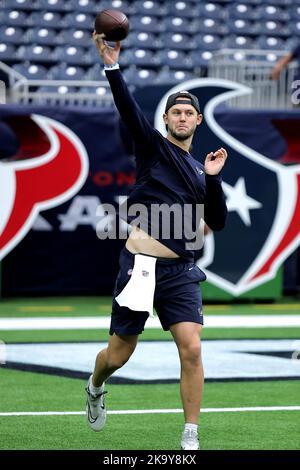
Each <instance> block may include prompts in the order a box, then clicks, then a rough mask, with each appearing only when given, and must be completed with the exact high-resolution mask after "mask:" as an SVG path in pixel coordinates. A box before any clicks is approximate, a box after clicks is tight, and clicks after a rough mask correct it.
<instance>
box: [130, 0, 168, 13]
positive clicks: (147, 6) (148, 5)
mask: <svg viewBox="0 0 300 470" xmlns="http://www.w3.org/2000/svg"><path fill="white" fill-rule="evenodd" d="M135 6H136V13H137V14H138V15H146V16H166V15H167V12H168V10H167V8H166V7H165V6H164V4H161V3H159V2H157V1H154V2H153V1H152V0H144V1H138V2H135Z"/></svg>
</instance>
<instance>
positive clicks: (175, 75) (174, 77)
mask: <svg viewBox="0 0 300 470" xmlns="http://www.w3.org/2000/svg"><path fill="white" fill-rule="evenodd" d="M192 78H195V76H194V75H193V74H192V73H191V72H188V71H187V70H170V69H168V68H167V67H165V68H163V69H162V70H161V71H160V72H159V73H158V74H157V77H156V80H155V83H157V84H159V85H163V84H176V83H181V82H184V81H186V80H191V79H192Z"/></svg>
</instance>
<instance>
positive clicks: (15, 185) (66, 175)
mask: <svg viewBox="0 0 300 470" xmlns="http://www.w3.org/2000/svg"><path fill="white" fill-rule="evenodd" d="M31 120H32V121H33V122H34V123H35V124H36V125H37V126H38V131H39V137H41V134H42V135H43V138H44V139H45V138H46V139H48V141H49V145H44V146H42V148H44V149H45V150H46V153H44V154H43V155H41V156H38V157H36V152H35V151H34V148H31V150H32V154H33V156H34V158H30V159H27V160H22V161H20V160H18V161H10V162H5V163H1V164H0V182H1V183H2V184H1V185H0V188H1V186H2V187H3V184H5V186H4V188H5V191H3V192H2V194H1V189H0V199H1V204H0V206H2V209H1V208H0V215H1V219H2V221H0V259H2V258H3V257H4V256H5V255H6V254H7V253H8V252H9V251H11V250H12V248H14V247H15V246H16V245H17V244H18V243H19V241H20V240H21V239H22V238H23V237H24V236H25V235H26V233H27V232H28V231H29V229H30V228H31V226H32V224H33V222H34V220H35V218H36V216H37V215H38V213H39V212H40V211H41V210H46V209H50V208H51V207H55V206H58V205H60V204H62V203H63V202H65V201H67V200H68V199H70V198H71V197H72V196H74V195H75V194H76V193H77V192H78V190H79V189H80V188H81V186H82V185H83V183H84V181H85V180H86V177H87V173H88V157H87V154H86V150H85V148H84V146H83V144H82V143H81V141H80V140H79V139H78V137H77V136H76V135H75V134H74V133H73V132H72V131H71V130H70V129H68V128H67V127H66V126H64V125H63V124H61V123H59V122H57V121H54V120H53V119H50V118H47V117H44V116H37V115H34V116H31ZM41 131H42V133H41ZM34 138H35V136H34V135H32V136H31V139H30V142H31V145H32V146H33V144H34ZM25 140H26V143H27V144H28V141H29V139H28V138H27V139H25ZM21 146H22V143H21ZM39 147H40V148H41V142H39ZM27 150H28V149H27ZM25 153H26V152H25Z"/></svg>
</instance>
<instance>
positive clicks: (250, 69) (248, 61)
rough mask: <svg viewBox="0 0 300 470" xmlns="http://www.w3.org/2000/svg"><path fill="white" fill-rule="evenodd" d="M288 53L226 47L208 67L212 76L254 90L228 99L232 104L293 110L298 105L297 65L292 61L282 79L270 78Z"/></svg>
mask: <svg viewBox="0 0 300 470" xmlns="http://www.w3.org/2000/svg"><path fill="white" fill-rule="evenodd" d="M285 54H286V52H283V51H270V50H260V51H259V50H253V49H249V50H247V49H243V50H237V49H222V50H221V51H218V52H217V51H216V52H215V53H214V57H213V59H212V60H211V61H210V63H209V66H208V76H209V77H214V78H223V79H226V80H231V81H234V82H238V83H242V84H244V85H247V86H249V87H250V88H252V90H253V93H251V94H249V95H245V96H241V97H237V98H233V99H230V100H228V101H227V102H226V104H227V105H228V106H230V107H235V108H246V109H251V108H252V109H291V108H293V107H294V105H293V103H292V98H291V97H292V93H293V91H294V90H293V88H292V83H293V81H294V79H295V71H296V67H297V64H296V63H295V62H291V63H290V64H289V66H288V67H287V68H286V69H285V71H282V72H281V74H280V77H279V78H278V80H271V79H270V73H271V71H272V69H273V67H274V65H275V63H276V62H277V61H278V60H279V58H280V57H281V56H283V55H285Z"/></svg>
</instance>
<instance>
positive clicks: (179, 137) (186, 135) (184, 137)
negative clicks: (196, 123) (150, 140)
mask: <svg viewBox="0 0 300 470" xmlns="http://www.w3.org/2000/svg"><path fill="white" fill-rule="evenodd" d="M169 130H170V134H171V136H172V137H174V138H175V139H177V140H179V141H180V142H183V141H185V140H187V139H189V138H190V137H192V136H193V135H194V132H195V129H191V130H189V131H187V132H186V133H183V134H180V133H177V132H176V130H173V129H169Z"/></svg>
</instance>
